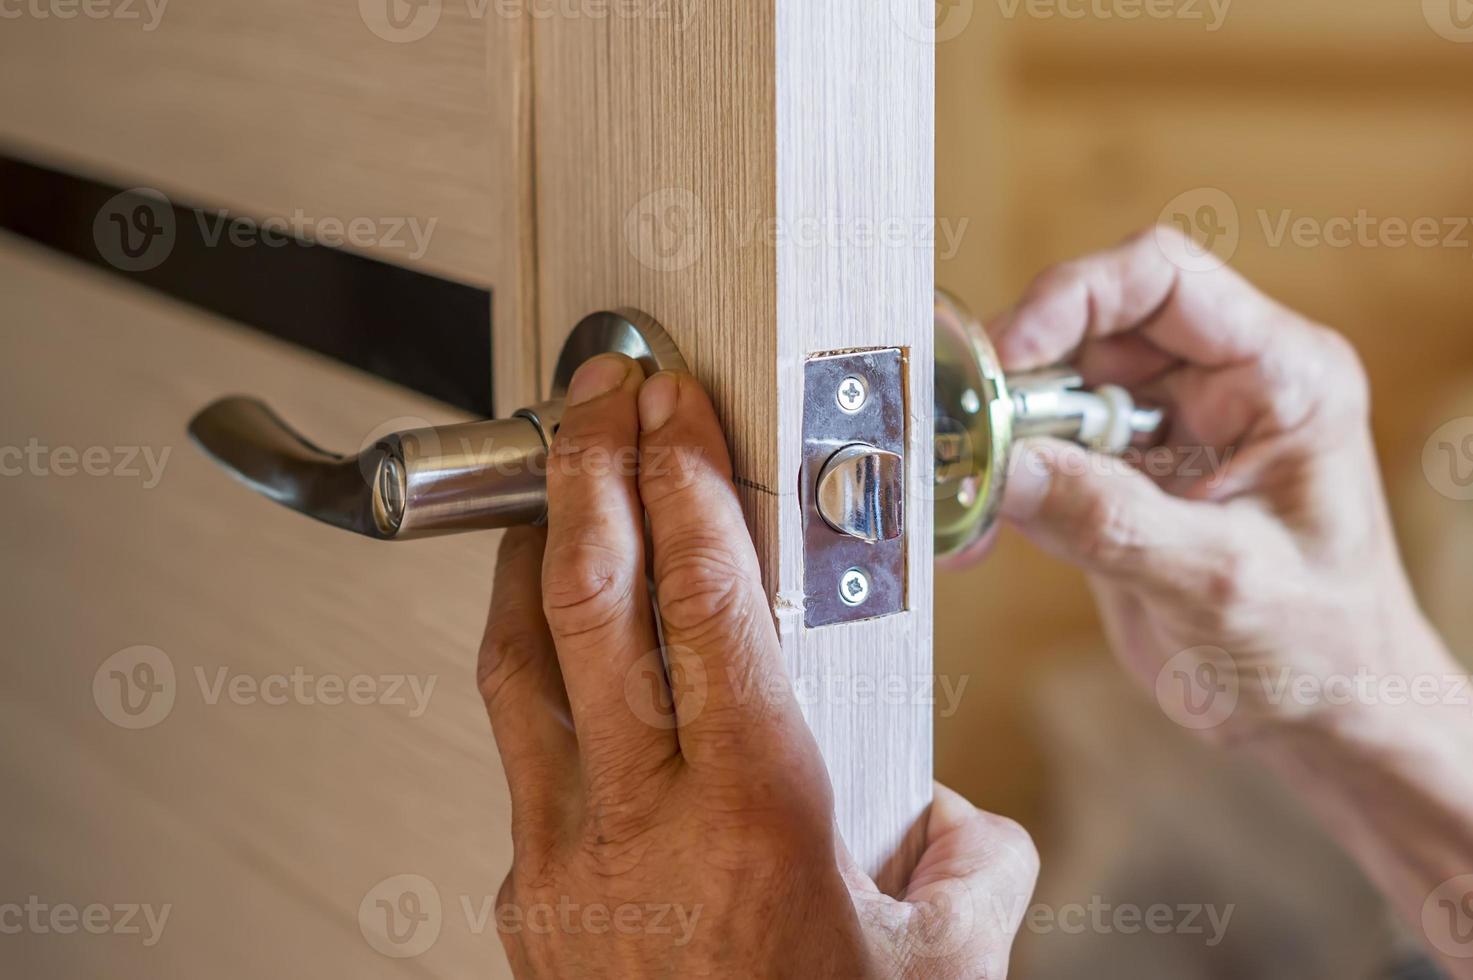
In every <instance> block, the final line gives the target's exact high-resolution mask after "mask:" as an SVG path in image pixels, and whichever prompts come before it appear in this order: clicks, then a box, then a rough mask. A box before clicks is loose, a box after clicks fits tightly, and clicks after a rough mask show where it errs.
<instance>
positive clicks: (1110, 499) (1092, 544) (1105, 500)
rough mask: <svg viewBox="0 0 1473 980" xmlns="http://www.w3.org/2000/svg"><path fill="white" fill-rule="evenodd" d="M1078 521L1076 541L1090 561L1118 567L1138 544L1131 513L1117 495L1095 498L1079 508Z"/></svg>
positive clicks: (1082, 555)
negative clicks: (1118, 563)
mask: <svg viewBox="0 0 1473 980" xmlns="http://www.w3.org/2000/svg"><path fill="white" fill-rule="evenodd" d="M1075 521H1076V525H1075V528H1074V540H1075V541H1076V542H1077V547H1078V548H1079V554H1080V556H1081V557H1082V558H1083V559H1084V560H1085V561H1086V562H1089V563H1092V564H1096V565H1110V564H1114V563H1116V562H1118V561H1119V560H1120V559H1121V558H1122V557H1124V556H1125V555H1126V554H1128V553H1129V552H1130V551H1131V550H1132V549H1133V548H1134V547H1135V546H1136V545H1137V543H1138V539H1139V534H1138V533H1137V531H1136V528H1135V526H1134V521H1133V520H1132V514H1131V510H1130V508H1129V506H1128V505H1127V504H1126V502H1125V501H1123V500H1121V499H1120V498H1119V497H1118V496H1116V495H1108V494H1094V495H1092V496H1091V497H1089V498H1088V499H1087V500H1085V501H1084V503H1083V504H1082V505H1081V506H1080V507H1079V509H1078V511H1077V512H1076V517H1075Z"/></svg>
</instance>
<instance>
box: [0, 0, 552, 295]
mask: <svg viewBox="0 0 1473 980" xmlns="http://www.w3.org/2000/svg"><path fill="white" fill-rule="evenodd" d="M158 2H159V0H155V3H156V4H157V3H158ZM396 2H397V0H382V2H381V3H379V4H377V5H376V4H375V3H374V2H373V0H364V2H363V3H361V4H360V3H356V2H333V3H300V2H296V0H254V2H250V3H241V2H238V0H173V2H168V0H163V3H162V11H161V12H160V13H159V14H157V16H155V15H154V14H152V13H150V10H149V6H147V5H146V3H145V0H136V2H130V3H126V4H125V3H123V2H121V0H120V2H117V3H114V4H112V5H111V6H110V7H109V6H108V5H102V6H103V8H104V9H113V10H117V11H120V12H124V13H127V12H137V13H138V15H139V16H138V18H136V19H129V18H125V17H121V16H109V17H103V18H94V17H89V16H84V15H82V14H81V13H80V11H78V12H77V15H76V16H74V17H72V18H69V19H60V18H59V17H57V16H55V15H52V16H48V17H44V18H37V17H34V16H17V17H6V18H5V19H4V20H3V23H4V30H3V31H0V142H8V143H11V144H14V145H16V146H19V147H21V148H23V149H24V150H25V151H26V152H28V153H30V154H34V155H40V156H43V157H45V158H48V159H51V160H54V161H56V162H58V163H61V164H63V165H65V164H70V165H72V166H74V167H78V168H80V169H82V170H84V171H87V172H100V173H102V174H103V176H105V177H109V178H113V179H115V180H116V181H118V182H122V181H128V182H132V183H138V184H143V185H145V186H153V187H156V188H158V189H159V190H162V191H164V192H165V193H167V194H178V195H180V196H181V197H183V198H185V199H187V200H190V201H196V202H199V203H201V204H203V205H206V206H210V207H215V208H229V209H232V210H234V211H238V212H240V213H243V214H246V215H249V216H252V217H254V218H256V219H264V218H267V217H271V216H280V217H283V218H286V219H288V220H291V219H294V218H295V216H296V215H297V214H298V213H299V212H300V214H301V216H302V219H303V221H304V223H305V224H306V226H307V227H308V228H309V229H311V228H313V227H314V226H315V225H316V224H317V223H318V222H319V221H322V220H324V219H332V220H336V221H339V222H348V221H351V220H352V219H354V218H369V219H396V218H409V217H416V218H420V219H422V220H424V221H426V222H428V221H430V220H433V221H434V222H435V224H434V226H433V231H432V234H431V235H430V236H429V241H428V246H427V247H423V248H422V247H421V242H416V241H413V240H408V239H407V236H401V237H405V238H406V240H405V241H403V242H402V243H395V242H392V241H385V242H381V243H375V244H371V245H369V246H367V248H368V251H370V252H371V253H373V254H375V255H377V256H378V257H380V258H384V259H386V260H388V261H395V262H401V263H410V264H414V265H415V266H416V267H417V268H421V269H422V270H423V271H426V272H434V273H437V274H439V275H443V276H447V277H450V278H455V279H460V280H463V281H465V282H470V283H473V284H476V285H481V286H487V285H491V284H493V283H494V284H496V285H497V286H498V287H502V291H501V292H500V293H499V295H498V299H505V300H506V301H508V302H509V301H510V298H511V296H512V293H513V291H512V290H511V289H510V288H507V287H509V286H510V285H511V283H512V282H513V281H514V280H515V276H516V268H515V263H516V260H517V258H516V257H517V250H518V249H519V248H520V246H521V238H520V235H519V234H518V221H519V218H520V210H519V202H520V190H519V182H520V181H521V180H522V179H523V178H524V177H525V171H524V169H523V167H522V163H521V157H520V154H521V151H522V150H523V149H524V148H525V142H524V141H522V140H520V139H519V138H518V133H519V129H520V127H521V126H522V124H523V123H522V121H521V120H520V119H519V118H518V113H519V111H520V107H521V98H522V95H523V94H524V93H521V92H520V91H519V89H518V80H519V79H520V78H522V77H523V74H524V73H523V72H522V62H523V59H524V57H525V55H524V50H525V38H524V34H525V32H526V30H527V29H528V22H527V20H526V19H524V18H506V17H499V16H494V15H493V12H494V10H495V9H496V8H495V7H494V6H492V7H490V8H486V9H483V6H484V5H475V4H470V3H455V2H451V3H444V4H441V3H439V2H435V3H434V4H432V5H431V6H430V7H429V8H427V9H428V10H431V11H436V12H437V13H436V15H435V17H434V18H433V21H434V26H433V29H432V30H430V31H429V32H428V33H426V34H425V35H424V36H423V37H421V38H419V39H417V40H414V41H411V42H401V41H395V40H391V38H395V37H405V36H413V35H412V33H411V34H401V33H396V32H395V31H394V30H393V29H392V28H391V27H390V26H388V25H389V22H388V21H384V22H383V23H376V26H377V27H378V28H379V30H380V31H381V32H382V33H383V35H385V36H380V34H375V33H374V31H373V30H372V29H371V28H370V26H369V22H370V21H371V20H374V18H375V17H377V13H378V11H379V8H381V7H382V8H384V9H389V8H390V7H392V6H393V5H394V4H395V3H396ZM33 6H40V7H42V8H43V9H45V7H46V5H39V4H38V5H33ZM53 6H55V7H57V8H60V7H62V6H63V5H62V4H55V5H53ZM17 9H19V8H17ZM411 9H413V8H411ZM478 10H479V11H481V14H480V15H479V16H477V15H476V11H478ZM150 24H153V25H155V26H154V27H153V29H147V28H148V25H150ZM384 237H385V238H389V237H392V236H388V235H385V236H384ZM421 253H422V254H421ZM508 315H509V314H508Z"/></svg>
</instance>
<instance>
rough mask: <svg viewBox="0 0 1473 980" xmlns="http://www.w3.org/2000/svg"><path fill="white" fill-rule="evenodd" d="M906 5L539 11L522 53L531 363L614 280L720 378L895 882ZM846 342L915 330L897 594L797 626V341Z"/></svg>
mask: <svg viewBox="0 0 1473 980" xmlns="http://www.w3.org/2000/svg"><path fill="white" fill-rule="evenodd" d="M922 6H923V5H922V4H921V3H920V2H918V0H917V2H914V3H912V2H909V0H907V2H906V3H901V4H898V5H886V4H867V5H861V6H856V5H854V4H847V3H842V2H840V0H777V2H775V3H771V4H751V3H741V2H735V0H730V2H728V0H723V2H717V3H699V4H697V3H676V4H670V5H667V6H666V7H664V8H662V9H664V10H666V11H667V12H668V14H669V16H663V17H649V18H634V19H628V20H620V19H618V18H611V19H607V20H602V21H598V20H583V21H578V20H560V21H557V22H555V23H548V24H547V25H545V29H544V25H540V24H539V25H538V28H537V30H536V31H535V38H536V48H535V53H534V56H533V62H534V65H535V71H536V83H535V89H536V102H537V112H536V120H537V139H536V143H537V150H536V155H537V161H538V166H537V180H536V187H537V212H538V232H537V234H538V282H539V286H540V288H539V290H538V304H539V314H540V315H539V322H540V324H541V328H542V341H541V346H542V356H543V359H544V365H545V366H548V367H550V361H551V359H552V358H554V357H555V356H556V351H557V349H558V346H559V344H560V342H561V339H562V337H563V336H564V335H565V334H566V332H567V331H568V329H569V328H570V327H571V326H572V324H573V323H574V322H576V319H577V317H578V316H581V315H582V314H583V313H585V312H587V311H589V310H593V309H599V308H601V307H607V306H621V305H630V306H635V307H638V308H640V309H643V310H645V311H647V312H649V313H650V314H652V315H653V316H655V317H656V318H657V319H659V320H660V321H661V322H662V323H664V324H665V326H666V328H667V329H669V331H670V332H671V334H672V335H673V336H674V338H675V340H676V341H677V342H678V343H679V345H680V347H681V350H682V352H683V353H684V354H685V356H686V358H687V359H688V360H689V362H690V364H691V366H692V368H693V369H694V370H695V371H696V373H697V374H698V375H699V376H700V377H701V378H702V380H704V381H705V382H707V383H708V384H709V385H710V386H711V389H712V391H713V394H714V397H715V400H716V404H717V407H718V410H719V412H720V413H721V415H722V418H723V419H724V421H725V423H726V426H727V433H728V439H729V441H730V443H731V447H732V451H733V456H734V461H735V467H736V473H737V478H738V483H739V484H740V486H741V488H742V490H743V494H744V504H745V506H746V513H747V519H748V522H749V525H750V527H751V529H752V532H753V536H754V539H755V540H756V543H757V548H758V553H759V555H760V557H761V558H762V560H763V567H764V572H765V575H766V578H767V584H768V587H769V590H770V594H771V599H772V604H773V608H774V610H775V614H776V616H777V619H778V623H779V627H780V630H781V633H782V637H783V642H784V648H785V652H786V654H787V657H788V663H789V666H790V669H791V672H792V675H793V680H794V682H795V684H796V685H797V688H798V690H799V693H800V697H802V699H803V700H804V702H805V709H806V712H807V717H808V720H809V723H810V725H811V726H812V727H813V729H814V732H815V735H816V736H817V738H818V740H819V743H820V745H821V747H822V749H823V751H824V754H825V757H826V759H827V761H828V764H829V772H830V776H831V777H832V779H833V783H834V789H835V796H836V801H837V807H838V820H839V826H840V828H841V830H842V832H843V835H844V837H845V840H846V841H847V843H848V845H849V847H850V849H851V850H852V851H853V852H854V853H855V855H856V857H857V858H858V859H859V861H860V862H861V863H862V864H863V865H864V866H865V867H867V868H868V869H870V870H871V871H872V872H875V873H878V874H881V876H882V878H883V881H884V883H885V884H886V885H888V886H889V887H891V888H893V887H895V886H897V885H898V884H899V883H900V882H901V881H903V880H904V878H905V876H906V874H907V873H908V866H909V864H910V863H911V862H913V860H914V858H915V856H916V844H917V840H918V837H917V834H918V831H919V829H920V827H919V824H920V821H921V819H922V817H923V814H924V812H925V809H926V806H927V804H928V803H929V800H930V794H931V783H930V773H931V735H930V725H931V704H930V702H929V701H928V700H927V697H928V695H929V692H930V685H929V678H930V644H931V631H930V621H931V607H930V595H931V585H930V583H931V572H930V568H931V557H930V556H931V542H930V537H931V517H930V510H929V507H930V505H929V494H928V492H927V488H928V486H929V480H928V470H929V467H930V465H931V444H930V435H931V433H930V414H931V333H932V323H931V290H932V281H933V279H932V265H931V263H932V253H931V243H930V239H929V237H928V236H927V234H926V229H928V228H929V222H930V218H931V215H932V212H933V204H932V159H933V145H934V136H933V132H932V118H933V114H932V101H933V100H932V89H933V47H932V45H930V44H929V43H925V42H923V41H921V40H919V39H915V38H912V37H911V36H909V35H907V34H906V33H905V32H903V31H902V30H900V29H899V28H898V26H897V23H898V22H897V20H896V19H895V17H896V14H895V10H900V11H902V13H904V14H906V15H910V16H913V17H914V18H915V19H916V20H917V22H918V21H919V18H920V16H921V12H922ZM892 8H893V9H892ZM892 226H893V227H894V228H897V229H898V232H889V231H886V232H885V233H884V234H882V231H885V230H887V229H890V228H891V227H892ZM862 347H903V348H906V349H907V351H908V365H909V372H908V383H909V398H910V410H911V419H910V422H911V425H910V435H909V439H910V446H909V448H910V455H909V459H910V464H911V465H910V473H909V477H908V479H909V485H908V490H909V494H908V507H909V510H908V512H907V514H906V523H907V534H908V535H909V538H910V568H909V590H910V591H909V595H910V609H909V610H908V611H907V612H906V613H904V614H902V615H899V616H895V617H891V618H888V619H880V620H873V621H869V622H865V623H862V624H856V625H851V626H838V627H829V628H824V629H819V630H807V629H805V628H804V627H803V625H802V620H803V616H802V596H803V589H802V578H801V576H802V568H803V554H802V551H801V545H800V542H801V536H802V535H801V528H800V509H799V501H798V497H797V491H798V467H799V452H800V448H801V433H800V431H799V430H800V425H799V419H800V418H801V415H802V412H801V405H802V402H801V399H802V397H803V394H802V377H803V376H802V364H803V361H804V359H805V358H807V357H808V356H810V355H812V354H816V353H820V352H824V351H832V350H840V349H849V348H862ZM544 373H546V372H544ZM821 397H822V396H821ZM886 682H890V683H897V682H898V683H899V684H900V685H902V690H903V691H904V692H905V693H904V695H903V696H902V697H901V698H900V699H899V700H900V702H901V703H898V704H895V703H890V704H887V703H883V699H880V698H877V697H876V696H875V695H874V693H873V691H874V690H875V688H874V687H873V686H872V685H875V684H880V685H883V684H884V683H886ZM880 689H883V686H882V687H881V688H880ZM867 691H868V692H870V693H868V694H867V693H865V692H867Z"/></svg>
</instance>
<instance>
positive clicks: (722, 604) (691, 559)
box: [659, 537, 751, 637]
mask: <svg viewBox="0 0 1473 980" xmlns="http://www.w3.org/2000/svg"><path fill="white" fill-rule="evenodd" d="M747 591H748V590H747V570H746V569H745V568H743V567H742V566H741V564H740V563H739V562H738V561H736V559H735V558H733V557H732V556H731V555H730V554H729V553H728V552H727V550H726V547H725V545H724V544H721V543H717V542H713V541H709V540H702V539H701V538H699V537H694V538H691V539H689V540H687V541H685V542H683V543H681V544H678V545H676V546H675V548H674V553H673V554H668V555H667V556H666V557H665V560H664V562H663V563H662V569H661V574H660V582H659V599H660V615H661V618H662V619H663V620H664V622H665V624H666V625H667V626H668V627H670V628H671V629H672V630H675V631H678V632H680V633H682V634H684V635H686V636H688V637H689V636H702V635H705V634H706V633H708V632H713V631H716V630H722V631H727V632H730V631H733V630H736V629H738V628H739V627H740V626H741V625H742V624H744V623H745V622H746V621H747V619H748V618H749V617H750V616H751V609H750V603H749V602H748V601H747Z"/></svg>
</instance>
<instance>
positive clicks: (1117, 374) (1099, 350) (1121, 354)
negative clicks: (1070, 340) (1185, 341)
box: [1073, 333, 1181, 389]
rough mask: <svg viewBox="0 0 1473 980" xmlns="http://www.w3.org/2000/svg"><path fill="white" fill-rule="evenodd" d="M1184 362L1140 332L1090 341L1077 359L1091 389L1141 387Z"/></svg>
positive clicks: (1079, 370)
mask: <svg viewBox="0 0 1473 980" xmlns="http://www.w3.org/2000/svg"><path fill="white" fill-rule="evenodd" d="M1180 363H1181V361H1180V359H1179V358H1176V357H1173V356H1172V355H1170V354H1168V353H1166V352H1165V351H1163V350H1162V349H1161V348H1159V347H1157V346H1156V345H1155V344H1153V343H1151V342H1150V341H1149V340H1147V339H1146V338H1145V337H1143V336H1141V335H1140V334H1138V333H1124V334H1115V335H1112V336H1109V337H1099V338H1095V339H1092V340H1086V341H1084V343H1083V344H1081V345H1080V347H1079V352H1078V354H1077V355H1076V356H1075V357H1074V359H1073V364H1074V367H1075V369H1076V370H1077V371H1078V372H1079V374H1080V376H1081V377H1082V378H1083V379H1084V383H1085V385H1086V386H1087V387H1090V388H1097V387H1099V386H1100V385H1107V384H1109V385H1120V386H1121V387H1123V388H1131V389H1134V388H1138V387H1139V386H1141V385H1144V384H1147V383H1149V382H1151V381H1153V380H1155V379H1157V378H1160V377H1161V376H1162V375H1164V374H1165V373H1166V372H1167V371H1169V370H1170V369H1171V368H1172V367H1174V366H1176V365H1178V364H1180Z"/></svg>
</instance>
